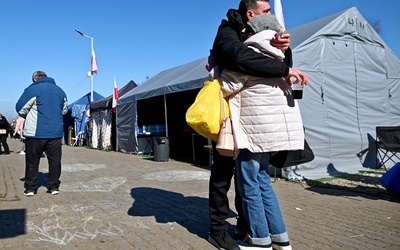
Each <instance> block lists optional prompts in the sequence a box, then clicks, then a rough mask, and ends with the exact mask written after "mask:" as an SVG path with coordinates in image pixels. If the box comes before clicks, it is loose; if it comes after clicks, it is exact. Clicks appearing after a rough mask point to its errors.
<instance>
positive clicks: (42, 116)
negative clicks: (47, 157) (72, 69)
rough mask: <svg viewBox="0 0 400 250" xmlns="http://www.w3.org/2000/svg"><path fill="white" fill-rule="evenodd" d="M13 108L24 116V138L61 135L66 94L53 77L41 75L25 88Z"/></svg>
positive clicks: (50, 137) (44, 137)
mask: <svg viewBox="0 0 400 250" xmlns="http://www.w3.org/2000/svg"><path fill="white" fill-rule="evenodd" d="M15 109H16V110H17V113H18V114H19V116H21V117H23V118H25V125H24V130H23V135H24V136H25V137H26V138H38V139H54V138H61V137H62V136H63V132H64V129H63V127H64V126H63V115H64V114H66V113H67V96H66V94H65V93H64V91H63V90H62V89H61V88H60V87H58V86H57V85H56V83H55V81H54V79H53V78H50V77H42V78H39V79H38V80H37V81H36V82H34V83H32V84H31V85H30V86H29V87H28V88H26V89H25V91H24V93H23V94H22V95H21V97H20V98H19V100H18V102H17V104H16V105H15Z"/></svg>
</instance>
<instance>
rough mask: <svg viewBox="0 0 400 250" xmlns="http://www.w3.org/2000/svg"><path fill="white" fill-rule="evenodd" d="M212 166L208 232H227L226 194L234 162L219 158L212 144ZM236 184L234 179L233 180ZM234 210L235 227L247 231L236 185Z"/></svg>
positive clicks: (227, 201)
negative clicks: (235, 214) (236, 214)
mask: <svg viewBox="0 0 400 250" xmlns="http://www.w3.org/2000/svg"><path fill="white" fill-rule="evenodd" d="M213 162H214V163H213V165H212V166H211V176H210V183H209V198H208V204H209V212H210V222H211V224H210V231H211V232H214V231H227V230H228V223H227V221H226V220H227V219H228V217H229V200H228V196H227V193H228V191H229V189H230V187H231V181H232V177H234V176H236V175H235V161H234V160H233V159H232V158H231V157H225V156H221V155H220V154H219V153H218V151H217V150H216V149H215V143H214V142H213ZM234 180H235V183H236V177H235V178H234ZM235 208H236V211H237V212H238V221H237V224H236V226H237V227H238V228H239V229H240V230H243V231H245V230H247V223H246V222H245V220H244V217H243V208H242V197H241V196H240V194H239V192H238V190H237V185H235Z"/></svg>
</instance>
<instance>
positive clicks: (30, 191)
mask: <svg viewBox="0 0 400 250" xmlns="http://www.w3.org/2000/svg"><path fill="white" fill-rule="evenodd" d="M24 195H25V196H27V197H30V196H34V195H35V191H34V190H28V189H26V190H25V191H24Z"/></svg>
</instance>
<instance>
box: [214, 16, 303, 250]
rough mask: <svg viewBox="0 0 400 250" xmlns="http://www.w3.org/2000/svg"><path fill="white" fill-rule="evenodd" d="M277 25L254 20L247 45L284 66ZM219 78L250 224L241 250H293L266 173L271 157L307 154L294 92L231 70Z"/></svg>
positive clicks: (272, 21)
mask: <svg viewBox="0 0 400 250" xmlns="http://www.w3.org/2000/svg"><path fill="white" fill-rule="evenodd" d="M275 20H276V18H275V17H274V16H272V15H270V14H264V15H259V16H255V17H253V18H251V19H250V20H249V21H248V23H247V24H248V25H247V27H246V30H245V33H244V36H248V38H247V39H246V40H245V42H244V43H245V44H247V45H248V46H249V47H251V48H253V49H254V50H255V51H257V52H259V53H263V54H264V55H265V56H269V57H273V58H276V59H277V60H282V59H284V54H283V53H282V51H281V50H279V49H277V48H275V47H273V46H271V45H270V41H271V39H277V37H276V34H277V31H278V32H279V30H278V29H275V30H271V27H272V26H273V27H278V26H279V24H278V22H277V21H275ZM277 25H278V26H277ZM278 34H279V33H278ZM220 77H221V86H222V91H223V93H224V97H225V98H227V99H228V100H229V107H230V112H231V119H232V127H233V134H234V139H235V163H236V174H237V178H238V185H239V192H240V194H241V196H242V198H243V211H244V216H245V219H246V221H247V223H248V224H249V231H248V232H247V236H246V238H245V239H244V241H242V242H241V243H240V244H239V245H240V247H241V249H246V246H249V247H254V246H261V247H267V249H268V248H269V247H268V246H270V245H271V242H287V246H286V248H285V246H281V248H280V249H291V246H290V244H289V237H288V233H287V231H286V227H285V223H284V220H283V216H282V213H281V210H280V207H279V203H278V199H277V197H276V195H275V193H274V191H273V189H272V187H271V185H270V177H269V175H268V171H267V170H268V166H269V159H270V156H271V153H272V152H276V151H281V150H300V149H303V148H304V130H303V122H302V118H301V114H300V110H299V107H298V104H297V101H296V100H294V99H293V95H292V89H291V86H290V85H289V84H288V83H286V81H285V79H284V78H265V77H254V76H251V75H246V74H242V73H240V72H234V71H229V70H223V71H222V72H221V75H220ZM300 81H301V84H303V85H306V84H308V79H307V77H306V75H305V74H304V78H303V79H296V82H300ZM273 237H278V238H279V239H277V238H273ZM271 238H272V239H271Z"/></svg>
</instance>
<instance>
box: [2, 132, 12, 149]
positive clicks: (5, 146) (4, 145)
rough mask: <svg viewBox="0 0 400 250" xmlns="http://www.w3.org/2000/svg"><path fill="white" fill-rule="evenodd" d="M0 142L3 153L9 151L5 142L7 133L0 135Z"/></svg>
mask: <svg viewBox="0 0 400 250" xmlns="http://www.w3.org/2000/svg"><path fill="white" fill-rule="evenodd" d="M0 142H1V145H3V148H4V153H10V148H9V147H8V144H7V134H5V135H0ZM0 150H1V148H0Z"/></svg>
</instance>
